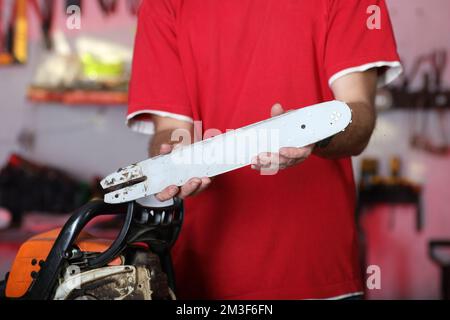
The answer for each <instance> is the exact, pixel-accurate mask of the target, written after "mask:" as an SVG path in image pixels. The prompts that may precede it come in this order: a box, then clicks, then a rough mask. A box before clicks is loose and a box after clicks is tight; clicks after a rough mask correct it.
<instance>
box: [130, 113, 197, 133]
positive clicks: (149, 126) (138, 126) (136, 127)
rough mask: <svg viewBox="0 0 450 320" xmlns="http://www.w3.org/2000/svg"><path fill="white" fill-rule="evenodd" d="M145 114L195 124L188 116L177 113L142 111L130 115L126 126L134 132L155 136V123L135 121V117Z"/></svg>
mask: <svg viewBox="0 0 450 320" xmlns="http://www.w3.org/2000/svg"><path fill="white" fill-rule="evenodd" d="M143 114H149V115H157V116H160V117H166V118H172V119H176V120H180V121H185V122H189V123H194V120H193V119H192V118H190V117H188V116H184V115H181V114H177V113H171V112H165V111H159V110H140V111H137V112H133V113H132V114H130V115H128V117H127V121H126V125H127V126H128V127H129V128H130V129H131V130H133V131H136V132H139V133H143V134H149V135H151V134H154V133H155V126H154V124H153V121H140V120H136V119H134V118H135V117H137V116H139V115H143Z"/></svg>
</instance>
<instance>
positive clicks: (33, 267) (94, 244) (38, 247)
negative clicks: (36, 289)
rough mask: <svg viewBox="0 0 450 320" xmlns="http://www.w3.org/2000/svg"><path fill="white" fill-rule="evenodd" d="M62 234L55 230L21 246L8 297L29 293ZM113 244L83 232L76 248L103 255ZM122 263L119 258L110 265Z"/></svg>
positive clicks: (33, 238)
mask: <svg viewBox="0 0 450 320" xmlns="http://www.w3.org/2000/svg"><path fill="white" fill-rule="evenodd" d="M60 232H61V229H55V230H52V231H49V232H45V233H42V234H39V235H37V236H34V237H32V238H31V239H29V240H28V241H27V242H25V243H24V244H23V245H22V246H21V248H20V250H19V252H18V254H17V256H16V259H15V261H14V263H13V266H12V269H11V272H10V274H9V277H8V282H7V286H6V297H8V298H21V297H23V296H24V295H25V294H26V293H27V291H28V290H29V288H30V286H31V284H32V283H33V275H34V274H35V273H38V272H39V270H40V268H41V264H42V263H43V262H45V260H46V259H47V256H48V255H49V253H50V250H51V249H52V247H53V245H54V243H55V240H56V239H57V237H58V235H59V233H60ZM111 243H112V240H107V239H99V238H95V237H93V236H92V235H91V234H89V233H87V232H81V233H80V235H79V237H78V239H77V242H76V246H77V247H78V248H79V249H80V250H81V251H83V252H98V253H102V252H104V251H106V250H107V249H108V248H109V247H110V246H111ZM121 263H122V261H121V259H120V258H117V259H115V260H114V261H113V262H111V263H110V265H120V264H121Z"/></svg>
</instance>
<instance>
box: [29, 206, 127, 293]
mask: <svg viewBox="0 0 450 320" xmlns="http://www.w3.org/2000/svg"><path fill="white" fill-rule="evenodd" d="M129 205H130V204H125V205H124V206H117V205H109V204H106V203H104V202H103V201H102V200H93V201H91V202H89V203H87V204H86V205H84V206H83V207H81V208H80V209H78V210H76V211H75V212H74V214H73V215H72V216H71V217H70V219H69V220H68V221H67V223H66V224H65V225H64V227H63V228H62V230H61V232H60V234H59V236H58V238H57V239H56V241H55V243H54V245H53V247H52V249H51V251H50V253H49V255H48V257H47V259H46V261H45V264H44V267H43V268H42V269H41V271H40V272H39V274H38V276H37V278H36V281H35V282H34V284H33V285H32V287H31V288H30V290H29V292H28V294H27V296H26V298H27V299H31V300H48V299H49V298H50V297H51V294H52V289H53V288H54V286H55V284H56V282H57V280H58V276H59V275H60V273H61V270H62V268H63V267H64V262H65V261H67V259H68V258H69V257H70V253H69V249H71V247H72V245H73V244H74V243H75V241H76V240H77V238H78V236H79V234H80V232H81V231H82V230H83V228H84V227H85V226H86V225H87V224H88V222H90V221H91V220H93V219H94V218H96V217H98V216H102V215H111V214H120V213H122V212H125V211H126V209H125V208H126V207H128V206H129Z"/></svg>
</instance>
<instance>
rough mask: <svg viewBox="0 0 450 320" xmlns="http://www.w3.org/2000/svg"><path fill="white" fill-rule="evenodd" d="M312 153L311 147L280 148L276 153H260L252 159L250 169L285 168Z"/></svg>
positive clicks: (296, 163) (301, 160)
mask: <svg viewBox="0 0 450 320" xmlns="http://www.w3.org/2000/svg"><path fill="white" fill-rule="evenodd" d="M311 153H312V148H310V147H306V148H282V149H280V152H279V153H278V154H277V153H262V154H260V155H259V156H258V157H256V158H255V159H253V161H252V169H254V170H258V171H261V170H265V169H271V170H272V169H286V168H290V167H293V166H295V165H298V164H300V163H302V162H304V161H305V160H306V159H308V157H309V156H310V155H311Z"/></svg>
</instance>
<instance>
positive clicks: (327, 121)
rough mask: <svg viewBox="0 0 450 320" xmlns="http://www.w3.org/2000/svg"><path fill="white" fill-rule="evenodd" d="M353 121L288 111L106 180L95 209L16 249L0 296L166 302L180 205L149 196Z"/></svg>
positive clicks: (343, 112)
mask: <svg viewBox="0 0 450 320" xmlns="http://www.w3.org/2000/svg"><path fill="white" fill-rule="evenodd" d="M351 122H352V112H351V110H350V108H349V107H348V105H347V104H345V103H343V102H339V101H330V102H325V103H321V104H318V105H314V106H310V107H305V108H301V109H298V110H294V111H291V112H288V113H285V114H283V115H280V116H278V117H274V118H271V119H269V120H265V121H262V122H259V123H256V124H252V125H250V126H247V127H244V128H240V129H237V130H233V131H229V132H227V133H224V134H221V135H218V136H215V137H213V138H210V139H207V140H203V141H200V142H196V143H193V144H190V145H187V146H184V147H181V148H178V149H175V150H174V151H173V152H172V153H171V154H167V155H162V156H158V157H155V158H151V159H147V160H144V161H143V162H140V163H137V164H134V165H131V166H129V167H126V168H122V169H120V170H118V171H117V172H114V173H113V174H111V175H109V176H108V177H106V178H105V179H104V180H103V181H102V182H101V186H102V187H103V189H104V190H105V196H104V199H103V200H93V201H91V202H89V203H87V204H86V205H84V206H83V207H81V208H80V209H78V210H76V211H75V212H74V213H73V214H72V216H71V218H70V219H69V220H68V221H67V223H66V224H65V225H64V226H63V227H62V228H61V229H58V230H53V231H50V232H47V233H44V234H40V235H37V236H35V237H33V238H31V239H30V240H28V241H27V242H25V243H24V244H23V245H22V247H21V248H20V250H19V252H18V254H17V257H16V259H15V261H14V263H13V265H12V269H11V272H10V273H9V274H8V275H7V277H6V279H5V281H3V282H2V283H1V284H0V297H1V298H3V299H11V300H173V299H176V294H175V293H176V283H175V272H174V268H173V264H172V259H171V249H172V248H173V246H174V244H175V243H176V241H177V239H178V236H179V234H180V232H181V228H182V224H183V217H184V207H183V202H182V201H181V200H180V199H177V198H175V199H173V200H171V201H168V202H165V203H161V202H159V201H157V199H156V197H155V195H156V194H158V193H159V192H161V191H162V190H164V189H165V188H166V187H168V186H171V185H176V186H182V185H184V184H185V183H186V182H188V181H189V180H190V179H192V178H195V177H211V178H212V177H215V176H218V175H221V174H224V173H227V172H230V171H233V170H237V169H240V168H243V167H246V166H248V165H250V164H251V163H252V159H253V158H254V157H255V156H257V155H259V154H261V153H263V152H273V153H278V151H279V150H280V149H281V148H284V147H298V148H300V147H306V146H309V145H312V144H316V143H319V142H321V141H324V140H327V139H329V138H330V137H333V136H334V135H336V134H338V133H340V132H342V131H344V130H345V129H346V128H347V127H348V126H349V124H350V123H351ZM104 215H117V216H120V217H121V219H122V221H123V222H122V226H121V229H120V232H119V233H118V234H117V236H116V238H115V239H114V240H108V239H99V238H96V237H94V236H92V235H91V234H89V233H88V232H86V231H85V230H84V229H85V227H86V225H87V224H88V223H89V222H90V221H92V220H93V219H94V218H96V217H99V216H104Z"/></svg>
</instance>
